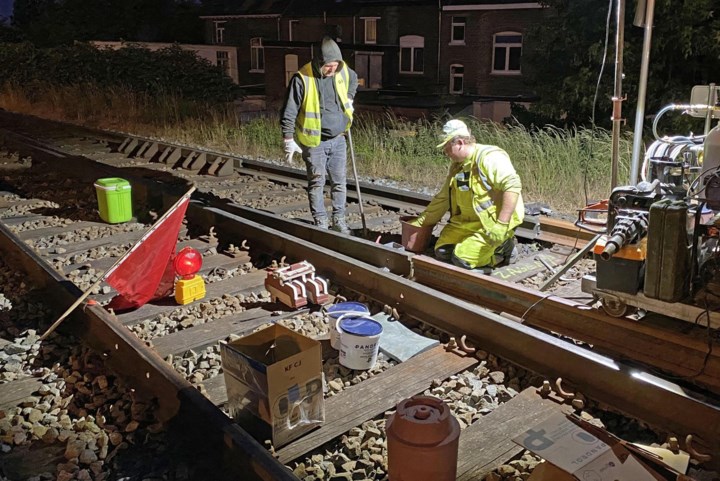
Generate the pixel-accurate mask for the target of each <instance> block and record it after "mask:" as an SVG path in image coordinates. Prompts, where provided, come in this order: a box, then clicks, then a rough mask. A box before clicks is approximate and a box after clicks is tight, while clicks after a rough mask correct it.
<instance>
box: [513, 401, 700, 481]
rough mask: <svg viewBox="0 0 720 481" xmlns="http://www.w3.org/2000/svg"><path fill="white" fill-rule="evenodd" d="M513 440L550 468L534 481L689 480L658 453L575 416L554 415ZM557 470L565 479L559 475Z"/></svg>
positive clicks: (545, 468) (543, 470) (534, 478)
mask: <svg viewBox="0 0 720 481" xmlns="http://www.w3.org/2000/svg"><path fill="white" fill-rule="evenodd" d="M513 441H514V442H515V443H517V444H519V445H520V446H522V447H524V448H525V449H527V450H529V451H531V452H533V453H535V454H536V455H538V456H540V457H542V458H543V459H545V460H546V461H547V462H548V463H551V464H552V465H553V466H552V467H551V466H546V467H544V468H543V469H542V470H540V472H539V473H537V475H536V476H534V477H532V479H533V481H535V480H537V481H550V480H552V481H559V480H565V479H566V477H567V479H576V480H580V481H667V480H675V481H687V480H691V478H689V477H687V476H685V475H684V474H682V473H680V472H678V471H676V470H675V469H673V468H672V467H671V464H674V463H669V462H666V460H664V459H663V457H662V456H661V455H659V454H658V453H657V452H650V451H648V450H645V449H642V448H641V447H639V446H635V445H633V444H631V443H628V442H626V441H623V440H621V439H620V438H617V437H616V436H613V435H612V434H610V433H608V432H607V431H606V430H604V429H602V428H599V427H597V426H594V425H592V424H590V423H588V422H587V421H584V420H583V419H580V418H578V417H577V416H574V415H567V416H566V415H564V414H555V415H553V416H551V417H549V418H548V419H546V420H545V421H544V422H542V423H541V424H540V425H538V426H535V427H534V428H532V429H528V430H527V431H525V432H524V433H523V434H521V435H519V436H517V437H515V438H514V439H513ZM667 461H670V459H668V460H667ZM675 465H676V466H677V464H675ZM685 466H687V464H686V465H685ZM558 469H559V470H560V471H562V472H564V473H566V477H562V476H558V475H557V470H558Z"/></svg>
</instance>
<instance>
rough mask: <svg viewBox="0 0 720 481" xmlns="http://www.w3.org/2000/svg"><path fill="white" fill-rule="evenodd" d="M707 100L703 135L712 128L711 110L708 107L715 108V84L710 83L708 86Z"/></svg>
mask: <svg viewBox="0 0 720 481" xmlns="http://www.w3.org/2000/svg"><path fill="white" fill-rule="evenodd" d="M708 87H709V88H708V99H707V106H708V109H707V114H706V115H705V135H707V134H708V132H710V129H711V128H712V117H713V110H712V109H711V108H710V107H713V106H715V102H717V95H716V91H715V84H714V83H711V84H710V85H709V86H708Z"/></svg>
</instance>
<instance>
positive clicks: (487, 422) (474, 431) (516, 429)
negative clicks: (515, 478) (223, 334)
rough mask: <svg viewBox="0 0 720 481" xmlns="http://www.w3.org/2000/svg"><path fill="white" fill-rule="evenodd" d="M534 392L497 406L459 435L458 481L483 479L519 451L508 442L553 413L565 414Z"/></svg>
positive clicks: (519, 450) (518, 447) (531, 389)
mask: <svg viewBox="0 0 720 481" xmlns="http://www.w3.org/2000/svg"><path fill="white" fill-rule="evenodd" d="M569 410H570V408H569V407H568V406H561V405H559V404H557V403H556V402H554V401H552V400H550V399H543V398H541V397H540V396H539V395H538V394H537V393H536V389H535V388H532V387H531V388H527V389H525V390H524V391H523V392H521V393H520V394H518V395H517V396H515V397H514V398H512V399H511V400H510V401H508V402H506V403H504V404H501V405H500V406H498V408H497V409H495V410H494V411H493V412H491V413H490V414H488V415H487V416H483V417H482V418H480V419H478V420H477V421H476V422H474V423H473V424H471V425H470V426H468V427H467V428H466V429H464V430H463V431H462V432H461V433H460V448H459V450H458V471H457V479H458V481H474V480H477V479H484V477H485V475H486V474H488V473H489V472H490V471H492V470H493V469H495V468H497V467H498V466H500V465H501V464H504V463H506V462H507V461H508V460H510V459H512V458H513V457H514V456H516V455H517V454H519V453H520V452H522V451H523V448H521V447H520V446H518V445H517V444H515V443H514V442H512V438H514V437H515V436H517V435H519V434H521V433H523V432H525V431H527V430H528V429H530V428H532V427H533V426H535V425H537V424H539V423H541V422H542V421H544V420H545V419H547V418H548V417H550V416H551V415H553V414H554V413H557V412H559V411H566V412H568V411H569Z"/></svg>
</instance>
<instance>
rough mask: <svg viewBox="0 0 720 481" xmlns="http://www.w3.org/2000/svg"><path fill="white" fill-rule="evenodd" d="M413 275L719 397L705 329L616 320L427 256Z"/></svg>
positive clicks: (718, 370) (717, 363) (416, 262)
mask: <svg viewBox="0 0 720 481" xmlns="http://www.w3.org/2000/svg"><path fill="white" fill-rule="evenodd" d="M413 274H414V279H415V280H416V281H417V282H419V283H421V284H423V285H426V286H429V287H433V288H435V289H438V290H440V291H442V292H445V293H447V294H450V295H452V296H455V297H459V298H461V299H464V300H466V301H469V302H472V303H475V304H478V305H481V306H484V307H486V308H488V309H492V310H493V311H497V312H505V313H508V314H511V315H513V316H516V317H520V318H522V319H523V321H524V322H525V323H526V324H528V325H531V326H535V327H538V328H541V329H545V330H547V331H552V332H557V333H560V334H562V335H565V336H568V337H571V338H572V339H576V340H579V341H583V342H587V343H589V344H592V345H593V349H595V350H598V349H599V350H602V351H604V352H606V353H609V354H610V355H612V356H614V357H616V358H621V359H632V360H634V361H637V362H641V363H643V364H645V365H647V366H651V367H653V368H657V369H661V370H663V371H665V372H667V373H670V374H671V375H674V376H677V377H684V378H687V380H688V381H690V380H692V381H694V382H696V383H698V384H700V385H704V386H705V387H707V388H708V389H710V390H713V391H714V392H716V393H720V358H719V357H718V355H717V354H715V353H713V352H710V353H708V339H707V333H706V332H705V330H704V329H696V331H697V332H695V334H697V335H695V336H693V335H690V334H689V333H687V332H681V331H679V330H678V329H677V328H678V327H680V328H683V329H684V330H687V329H688V327H689V326H688V325H687V324H685V323H681V321H677V323H681V324H682V325H675V324H677V323H673V325H671V326H668V327H665V326H657V327H656V326H652V325H648V324H646V323H644V322H636V321H631V320H629V319H618V318H615V317H611V316H608V315H605V314H603V313H602V312H601V311H599V310H597V309H593V308H590V307H589V306H587V305H584V304H580V303H578V302H574V301H572V300H568V299H563V298H561V297H558V296H554V295H552V294H548V293H543V292H539V291H536V290H534V289H524V288H520V287H519V286H517V285H516V284H512V283H509V282H505V281H503V280H500V279H496V278H493V277H490V276H477V275H475V274H473V273H470V272H468V271H467V270H462V269H459V268H456V267H454V266H451V265H448V264H445V263H441V262H439V261H437V260H435V259H432V258H430V257H426V256H416V257H414V258H413ZM673 327H675V328H676V329H672V328H673Z"/></svg>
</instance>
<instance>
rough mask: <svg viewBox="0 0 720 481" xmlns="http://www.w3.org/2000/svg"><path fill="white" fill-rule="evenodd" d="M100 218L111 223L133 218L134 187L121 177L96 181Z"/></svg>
mask: <svg viewBox="0 0 720 481" xmlns="http://www.w3.org/2000/svg"><path fill="white" fill-rule="evenodd" d="M94 185H95V192H97V200H98V208H99V210H100V218H101V219H102V220H104V221H105V222H107V223H109V224H118V223H120V222H127V221H129V220H130V219H132V187H131V186H130V182H128V181H127V180H125V179H121V178H119V177H109V178H107V179H98V180H96V181H95V184H94Z"/></svg>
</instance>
